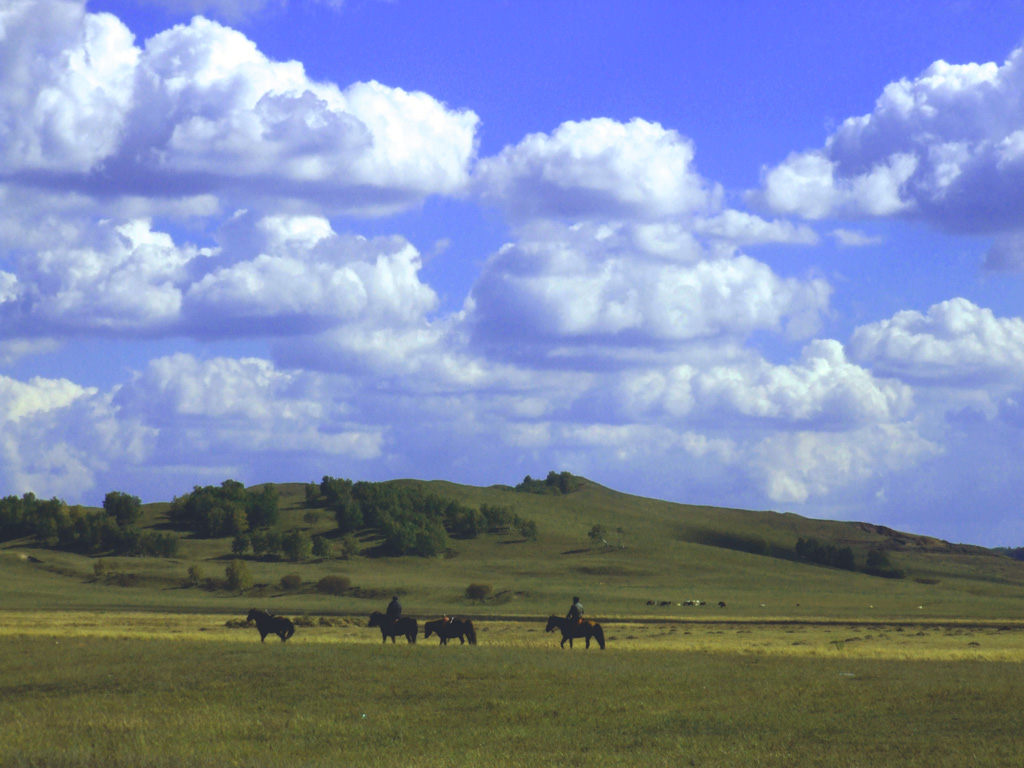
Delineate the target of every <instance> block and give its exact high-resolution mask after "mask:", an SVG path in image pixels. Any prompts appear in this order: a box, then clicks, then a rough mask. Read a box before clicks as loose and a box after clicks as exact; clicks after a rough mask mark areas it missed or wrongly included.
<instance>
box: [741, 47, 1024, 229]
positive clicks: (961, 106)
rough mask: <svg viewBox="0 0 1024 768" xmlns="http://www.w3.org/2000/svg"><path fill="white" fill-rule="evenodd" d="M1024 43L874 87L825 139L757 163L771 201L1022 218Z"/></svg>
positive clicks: (929, 216)
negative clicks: (866, 105) (862, 109)
mask: <svg viewBox="0 0 1024 768" xmlns="http://www.w3.org/2000/svg"><path fill="white" fill-rule="evenodd" d="M1022 126H1024V48H1017V49H1015V50H1014V51H1013V52H1012V53H1011V54H1010V56H1009V57H1008V58H1007V60H1006V61H1005V62H1004V63H1002V64H996V63H994V62H987V63H980V64H979V63H968V64H951V63H947V62H945V61H941V60H940V61H936V62H935V63H933V64H932V65H931V66H929V67H928V68H927V69H926V70H925V71H924V72H922V73H921V74H920V75H918V76H917V77H915V78H912V79H911V78H903V79H900V80H898V81H896V82H893V83H890V84H889V85H887V86H885V88H884V89H883V90H882V93H881V95H880V96H879V97H878V99H877V101H876V102H875V105H874V109H873V110H872V111H871V112H870V113H868V114H865V115H862V116H857V117H850V118H848V119H846V120H845V121H844V122H843V123H842V124H841V125H840V126H839V127H838V128H837V129H836V131H835V132H834V133H833V134H832V135H831V136H830V137H829V138H828V140H827V141H826V143H825V145H824V147H822V148H819V149H812V150H808V151H804V152H796V153H794V154H792V155H790V156H789V157H788V158H787V159H786V160H785V161H783V162H782V163H780V164H779V165H776V166H774V167H771V168H766V169H764V172H763V179H762V189H761V191H760V192H759V193H758V194H756V195H755V197H756V198H759V199H760V200H761V201H762V202H764V203H766V204H767V205H768V206H769V207H771V208H772V209H774V210H776V211H779V212H782V213H787V214H798V215H801V216H804V217H806V218H811V219H817V218H823V217H827V216H891V215H895V214H907V215H913V216H917V217H922V218H924V219H926V220H928V221H930V222H931V223H933V224H934V225H936V226H938V227H940V228H943V229H952V230H956V231H974V232H1000V231H1004V230H1013V229H1019V228H1024V205H1022V204H1021V202H1020V201H1021V200H1022V199H1024V196H1022V192H1024V128H1022Z"/></svg>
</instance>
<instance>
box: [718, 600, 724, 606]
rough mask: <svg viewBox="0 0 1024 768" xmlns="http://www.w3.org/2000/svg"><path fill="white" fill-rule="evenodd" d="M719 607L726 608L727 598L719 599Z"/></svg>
mask: <svg viewBox="0 0 1024 768" xmlns="http://www.w3.org/2000/svg"><path fill="white" fill-rule="evenodd" d="M718 607H719V608H725V600H719V601H718Z"/></svg>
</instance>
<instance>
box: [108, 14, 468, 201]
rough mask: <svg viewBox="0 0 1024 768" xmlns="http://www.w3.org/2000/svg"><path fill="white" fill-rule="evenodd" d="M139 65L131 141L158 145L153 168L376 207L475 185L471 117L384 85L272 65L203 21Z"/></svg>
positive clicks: (174, 34)
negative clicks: (288, 187)
mask: <svg viewBox="0 0 1024 768" xmlns="http://www.w3.org/2000/svg"><path fill="white" fill-rule="evenodd" d="M140 70H141V71H140V74H139V91H138V95H137V102H138V105H139V109H138V110H137V112H136V116H137V117H138V119H137V120H136V121H134V122H133V124H132V126H131V128H132V129H133V130H132V131H130V132H129V138H128V143H129V144H131V143H137V144H140V145H141V146H142V147H144V148H145V149H146V150H147V151H148V153H149V154H148V163H147V165H150V166H151V170H154V171H159V172H164V171H167V172H171V173H177V174H212V175H213V176H215V177H218V178H220V179H221V180H222V181H228V180H231V179H241V178H245V179H247V183H249V184H251V183H252V182H253V180H254V178H256V179H259V178H271V179H275V180H278V181H286V182H290V183H291V184H292V187H293V191H295V190H297V188H298V187H301V186H302V185H303V184H311V185H314V186H317V187H320V188H321V189H319V192H320V193H321V194H326V195H329V194H331V193H333V194H335V195H337V196H340V197H341V198H344V196H345V192H346V190H349V191H351V190H360V189H363V188H367V189H369V190H378V194H377V195H374V194H367V193H365V192H364V193H363V194H364V195H365V196H366V198H367V204H368V206H369V207H373V206H374V205H375V204H378V203H379V204H381V205H384V206H387V205H389V204H390V203H391V202H398V203H400V202H403V201H402V200H400V199H397V200H394V201H391V200H389V198H390V197H395V196H401V195H406V196H413V197H419V196H422V195H425V194H430V193H451V192H455V191H457V190H459V189H460V188H461V187H462V186H463V185H464V184H465V182H466V181H467V178H468V176H467V166H468V163H469V161H470V159H471V157H472V155H473V153H474V151H475V131H476V124H477V117H476V115H475V114H473V113H472V112H468V111H462V112H451V111H449V110H447V109H446V108H445V107H444V105H442V104H440V103H439V102H437V101H436V100H434V99H433V98H432V97H430V96H428V95H427V94H425V93H419V92H408V91H404V90H402V89H399V88H389V87H387V86H384V85H381V84H379V83H375V82H369V83H356V84H354V85H352V86H350V87H349V88H347V89H345V90H344V91H343V90H341V89H339V88H338V87H337V86H335V85H334V84H331V83H317V82H314V81H311V80H309V79H308V78H307V77H306V74H305V72H304V70H303V67H302V65H301V64H300V63H298V62H295V61H291V62H276V61H271V60H270V59H268V58H266V57H265V56H264V55H263V54H262V53H260V51H259V50H258V49H257V48H256V46H255V44H254V43H253V42H252V41H250V40H249V39H247V38H246V37H245V36H244V35H242V34H241V33H239V32H237V31H235V30H232V29H229V28H227V27H223V26H221V25H219V24H217V23H216V22H213V21H209V20H207V19H204V18H202V17H196V18H195V19H193V20H192V22H191V23H190V24H189V25H188V26H177V27H174V28H173V29H170V30H167V31H166V32H162V33H160V34H158V35H156V36H155V37H153V38H151V39H150V40H148V41H147V43H146V48H145V53H144V55H143V57H142V59H141V62H140ZM143 110H144V111H145V112H144V113H143ZM375 197H376V198H378V199H376V200H375V199H374V198H375ZM343 202H345V201H343ZM346 204H350V205H352V206H356V207H359V206H361V205H362V204H361V203H358V202H357V201H355V200H352V201H347V203H346Z"/></svg>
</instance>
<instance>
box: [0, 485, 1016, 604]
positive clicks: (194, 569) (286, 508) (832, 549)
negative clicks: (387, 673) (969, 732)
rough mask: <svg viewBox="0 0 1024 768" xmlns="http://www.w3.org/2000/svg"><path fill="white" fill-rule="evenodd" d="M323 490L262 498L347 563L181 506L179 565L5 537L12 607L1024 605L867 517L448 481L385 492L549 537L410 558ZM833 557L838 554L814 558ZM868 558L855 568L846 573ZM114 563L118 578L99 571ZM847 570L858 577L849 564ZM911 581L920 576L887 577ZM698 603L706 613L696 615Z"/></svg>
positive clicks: (458, 546)
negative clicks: (325, 583)
mask: <svg viewBox="0 0 1024 768" xmlns="http://www.w3.org/2000/svg"><path fill="white" fill-rule="evenodd" d="M563 474H567V473H563ZM552 475H554V473H552ZM550 477H551V475H549V479H550ZM558 477H559V476H555V479H556V481H557V479H558ZM570 478H573V476H570ZM524 482H525V481H524ZM537 482H540V483H544V482H545V481H534V483H537ZM564 482H568V481H564ZM314 485H315V484H313V483H284V484H276V485H272V484H261V485H258V486H252V487H250V489H247V490H248V491H252V492H254V493H256V492H259V493H262V494H267V495H269V493H270V490H268V489H272V491H273V493H275V494H276V498H277V500H278V510H279V511H278V514H277V522H276V524H275V528H274V531H276V534H275V535H279V536H284V535H292V536H294V537H297V538H299V539H302V538H303V537H305V538H304V540H305V541H312V540H315V539H318V538H319V539H320V540H321V541H320V543H321V545H324V544H326V547H327V549H321V554H322V553H323V552H332V553H333V554H334V555H335V556H334V557H330V558H328V557H324V556H321V557H315V558H314V557H313V556H312V555H311V553H309V552H305V553H303V552H300V557H299V558H297V559H295V560H294V561H293V560H289V559H287V558H286V557H284V556H282V555H267V554H262V555H257V554H255V553H254V552H251V551H249V550H245V551H244V552H239V551H237V550H236V551H235V552H233V551H232V550H233V546H235V547H237V542H236V541H235V540H234V539H235V538H237V537H234V538H233V537H230V536H218V535H208V536H200V535H199V534H198V533H197V531H195V530H188V529H184V528H182V527H181V526H180V525H178V526H175V525H174V524H173V523H172V518H173V517H174V515H173V510H174V504H172V503H170V502H161V503H152V504H145V505H143V507H142V516H141V518H140V519H139V520H138V523H137V524H138V525H139V527H140V529H141V530H142V531H156V532H160V533H162V534H167V533H168V532H170V533H171V534H173V535H175V536H176V537H177V544H178V548H177V552H176V554H175V556H174V557H170V558H166V557H165V558H161V557H150V556H142V557H122V556H111V555H102V553H100V555H101V556H97V555H96V554H90V555H85V554H81V553H74V552H66V551H61V550H60V549H58V548H57V547H56V546H50V545H40V544H39V543H38V542H37V541H36V540H34V539H32V538H21V539H14V540H8V541H4V542H0V567H2V568H3V570H4V572H5V573H6V574H7V576H8V577H7V578H5V579H4V580H2V581H0V595H2V596H3V598H4V599H5V600H6V601H7V604H8V605H13V606H18V605H21V606H24V607H44V608H59V607H69V605H74V606H80V607H97V608H100V607H102V608H127V607H131V608H138V609H151V610H189V611H193V610H194V611H225V610H226V611H229V612H230V611H236V610H237V611H239V612H244V611H245V610H247V609H248V607H250V606H249V604H250V603H252V602H254V601H256V600H260V601H269V602H270V603H272V604H273V605H281V606H285V605H287V606H289V607H288V608H287V610H288V611H290V612H292V613H296V612H299V610H302V611H306V612H309V613H342V614H344V613H348V614H362V613H368V612H369V610H370V609H372V608H379V607H382V606H381V605H380V601H381V600H382V599H384V598H386V597H387V596H389V595H390V594H401V595H403V602H404V603H405V604H406V606H407V610H408V611H409V612H411V613H414V614H417V613H419V614H421V615H431V614H435V613H436V614H440V613H441V612H448V613H462V614H474V615H481V616H487V615H495V616H496V615H538V616H539V615H546V613H550V612H559V613H563V612H564V611H565V610H566V608H567V606H568V602H569V598H570V597H571V596H572V595H574V594H579V595H581V596H584V602H585V604H587V608H588V613H590V614H591V615H601V616H619V617H628V616H633V617H637V616H651V617H652V618H653V617H658V618H664V617H669V616H671V617H677V618H686V619H696V618H701V619H711V618H714V619H722V618H726V617H728V618H750V617H765V616H785V617H797V618H799V617H823V616H824V617H829V616H835V617H843V616H851V615H858V616H861V615H863V614H864V613H865V612H867V613H868V614H869V615H871V616H873V617H877V618H878V619H879V620H882V619H885V618H887V617H890V618H891V617H905V616H908V615H909V616H915V617H922V618H923V617H933V618H951V619H952V618H959V617H976V618H984V617H1010V616H1014V617H1015V616H1016V615H1017V613H1018V607H1019V601H1020V598H1021V597H1022V596H1024V563H1022V562H1020V561H1017V560H1014V559H1013V558H1010V557H1007V556H1004V555H1002V554H1000V553H997V552H995V551H993V550H988V549H985V548H982V547H975V546H970V545H963V544H952V543H949V542H945V541H942V540H940V539H936V538H932V537H928V536H922V535H917V534H911V533H904V532H899V531H894V530H892V529H890V528H887V527H885V526H880V525H874V524H870V523H865V522H844V521H831V520H818V519H812V518H806V517H802V516H799V515H795V514H792V513H778V512H772V511H753V510H743V509H732V508H723V507H713V506H703V505H691V504H681V503H676V502H668V501H661V500H657V499H650V498H645V497H640V496H634V495H630V494H625V493H621V492H618V491H615V490H612V489H610V488H606V487H604V486H602V485H600V484H598V483H596V482H594V481H591V480H587V479H585V478H579V477H575V478H573V479H572V482H571V485H572V487H571V488H569V487H568V485H566V487H565V489H559V490H558V492H554V491H550V492H549V491H548V490H546V489H540V490H541V491H542V492H524V490H529V489H528V488H523V487H522V486H523V485H524V484H523V483H521V484H520V487H519V488H518V490H517V488H516V487H513V486H508V485H493V486H488V487H478V486H468V485H460V484H457V483H451V482H448V481H441V480H433V481H424V480H415V479H402V480H393V481H388V482H385V483H380V484H373V485H377V486H380V487H381V488H382V489H385V490H387V489H391V490H394V491H395V492H396V493H397V492H398V491H402V493H399V494H397V495H396V498H411V497H415V498H432V499H434V501H433V502H431V503H433V504H435V506H436V505H440V506H439V507H437V508H439V509H440V508H444V507H445V506H446V505H447V507H448V508H449V509H452V510H456V511H457V510H466V509H468V510H470V511H471V512H473V513H474V514H475V513H477V512H479V510H481V509H498V510H506V511H510V513H511V514H512V515H513V516H514V518H515V519H516V520H519V521H530V522H532V523H534V524H535V526H536V531H535V533H536V535H535V538H532V539H531V538H530V537H528V536H524V535H521V534H520V532H519V531H518V530H516V529H514V528H515V527H514V526H502V527H500V529H491V530H486V531H483V532H481V533H478V534H477V535H473V536H469V535H463V536H461V537H460V536H456V535H452V534H451V533H449V535H448V536H447V541H446V546H445V549H444V555H443V556H435V557H417V556H395V555H393V554H392V553H391V551H390V550H388V549H387V548H386V547H382V546H381V544H382V541H383V538H382V536H383V534H382V532H381V530H379V529H377V528H372V527H363V528H357V529H355V530H352V531H350V532H348V533H343V532H342V531H341V528H340V526H339V522H338V519H339V518H338V511H337V509H336V508H332V507H331V505H330V504H329V503H328V501H327V499H325V498H323V497H322V496H319V495H317V494H316V493H314V492H313V491H312V489H311V486H314ZM391 490H387V493H390V492H391ZM534 490H537V489H534ZM402 494H405V495H404V496H403V495H402ZM409 494H412V496H410V495H409ZM176 503H178V501H177V500H176V502H175V504H176ZM510 519H511V518H510ZM268 530H269V529H268ZM595 532H596V533H597V534H598V535H594V534H595ZM271 533H273V531H271ZM346 537H347V538H348V541H349V543H351V542H352V541H354V542H355V552H357V554H353V555H351V556H350V557H349V558H348V559H341V558H339V557H337V553H338V552H339V547H340V546H341V544H342V542H343V540H345V539H346ZM798 550H799V551H798ZM818 556H821V557H822V558H823V559H821V560H819V561H815V560H814V559H813V558H814V557H818ZM837 556H838V557H839V559H838V560H835V559H834V558H835V557H837ZM808 558H811V559H808ZM830 558H833V559H830ZM851 558H852V562H853V563H854V569H849V568H846V567H845V564H848V563H849V561H850V559H851ZM872 558H873V562H874V563H875V564H876V566H878V564H879V563H882V564H883V566H884V567H883V566H878V567H876V568H875V569H874V572H875V573H877V575H872V573H871V572H867V573H866V572H865V571H871V570H872V569H871V567H870V565H871V561H872ZM233 560H237V561H240V562H241V563H243V564H244V568H245V569H246V571H248V572H249V574H250V575H251V586H249V585H248V584H247V583H246V584H242V585H241V586H242V587H244V588H243V589H241V590H239V589H234V590H229V589H226V588H225V584H224V582H225V571H226V568H227V566H228V565H229V564H230V563H231V562H232V561H233ZM101 561H105V563H106V564H105V565H104V569H105V571H104V572H100V570H98V563H100V562H101ZM836 562H839V563H841V564H844V567H833V566H834V564H835V563H836ZM897 572H898V574H899V575H901V576H902V577H903V578H879V576H884V575H888V576H893V575H896V573H897ZM285 577H288V578H287V579H286V578H285ZM326 577H335V583H337V584H342V585H345V586H343V587H341V588H340V590H335V592H334V593H333V594H327V593H324V592H322V591H318V590H317V585H318V583H319V582H320V581H321V580H323V579H325V578H326ZM236 586H237V585H236ZM471 586H473V587H475V588H476V589H475V590H473V591H471V590H469V588H470V587H471ZM468 593H471V595H472V596H467V595H468ZM687 602H690V603H694V604H696V605H699V604H701V603H703V604H704V605H703V606H701V607H699V609H695V608H690V607H689V606H685V605H684V604H685V603H687ZM720 602H721V603H725V606H724V607H719V603H720ZM652 605H653V607H652ZM291 606H294V607H291Z"/></svg>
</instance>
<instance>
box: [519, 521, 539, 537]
mask: <svg viewBox="0 0 1024 768" xmlns="http://www.w3.org/2000/svg"><path fill="white" fill-rule="evenodd" d="M519 535H520V536H522V537H523V538H524V539H528V540H529V541H536V540H537V523H535V522H534V521H533V520H520V521H519Z"/></svg>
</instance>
